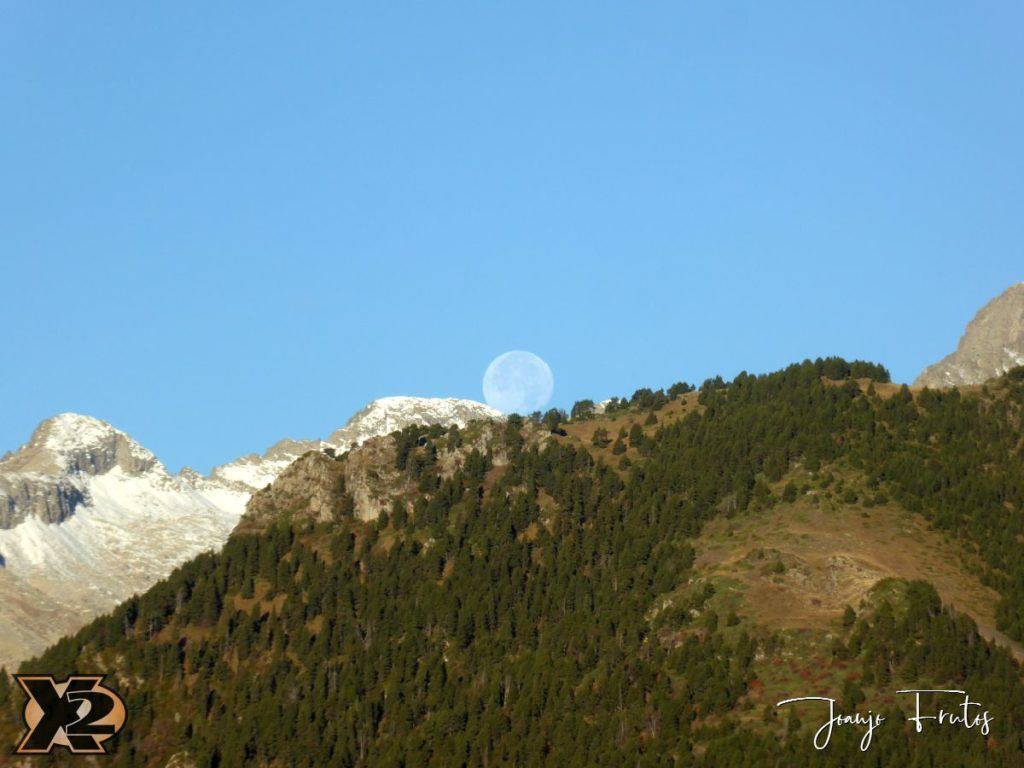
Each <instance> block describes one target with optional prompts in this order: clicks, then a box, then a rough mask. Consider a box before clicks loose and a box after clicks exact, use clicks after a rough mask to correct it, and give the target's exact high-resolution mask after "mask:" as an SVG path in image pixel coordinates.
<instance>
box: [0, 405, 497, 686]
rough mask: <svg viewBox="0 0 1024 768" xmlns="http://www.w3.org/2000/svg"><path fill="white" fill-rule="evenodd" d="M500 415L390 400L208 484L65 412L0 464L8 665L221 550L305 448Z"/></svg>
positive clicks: (219, 473) (0, 584)
mask: <svg viewBox="0 0 1024 768" xmlns="http://www.w3.org/2000/svg"><path fill="white" fill-rule="evenodd" d="M479 418H490V419H495V418H501V414H500V413H498V412H497V411H495V410H494V409H491V408H489V407H488V406H486V405H484V404H482V403H476V402H475V401H468V400H467V401H461V400H456V399H454V398H412V397H395V398H382V399H381V400H377V401H373V402H371V403H370V404H368V405H367V406H366V407H364V408H362V409H361V410H360V411H359V412H357V413H356V414H355V415H353V417H352V418H350V419H349V420H348V422H347V423H346V425H345V426H344V427H342V428H340V429H338V430H335V431H334V432H333V433H332V434H331V436H330V437H329V438H328V439H327V440H326V441H325V440H291V439H286V440H282V441H279V442H278V443H275V444H274V445H273V446H271V447H270V448H269V449H267V451H265V452H264V453H263V454H262V455H260V454H250V455H248V456H245V457H241V458H239V459H236V460H235V461H234V462H230V463H228V464H225V465H221V466H220V467H216V468H214V470H212V471H211V473H210V474H209V475H201V474H199V473H198V472H195V471H194V470H191V469H189V468H184V469H183V470H182V471H181V472H179V473H177V474H171V473H169V472H168V470H167V469H166V467H165V466H164V465H163V464H162V463H161V462H160V461H159V459H157V457H156V456H155V455H154V454H153V453H152V452H150V451H149V450H148V449H146V448H144V447H143V446H142V445H141V444H139V443H138V442H136V441H135V440H134V439H133V438H131V437H130V436H129V435H128V434H127V433H125V432H123V431H121V430H119V429H117V428H116V427H114V426H113V425H111V424H109V423H108V422H105V421H103V420H101V419H97V418H94V417H91V416H84V415H81V414H73V413H64V414H58V415H57V416H54V417H51V418H49V419H46V420H44V421H43V422H41V423H40V425H39V426H38V427H37V428H36V430H34V431H33V434H32V436H31V437H30V438H29V440H28V441H27V442H26V443H25V444H24V445H22V446H21V447H20V448H19V449H18V450H16V451H14V452H12V453H9V454H7V455H6V456H5V457H4V459H3V460H2V461H0V625H4V626H8V627H10V629H9V631H7V632H6V633H4V634H3V636H2V637H0V665H4V664H6V665H8V666H10V665H12V664H13V663H15V662H16V661H17V660H19V659H22V658H25V657H26V655H30V654H31V653H35V652H38V651H39V650H42V648H44V647H45V646H46V645H47V644H49V643H51V642H53V641H54V640H56V639H57V638H58V637H60V636H61V635H62V634H66V633H67V632H71V631H74V630H75V629H77V628H78V627H80V626H82V625H83V624H84V623H85V622H86V621H88V620H89V619H90V618H92V617H93V616H95V615H97V614H98V613H102V612H103V611H106V610H109V609H110V608H112V607H113V606H114V605H116V604H117V603H118V602H120V601H121V600H123V599H125V598H126V597H128V596H129V595H131V594H132V593H133V592H136V591H142V590H144V589H146V588H148V587H149V586H150V585H151V584H153V583H154V582H155V581H157V580H158V579H160V578H162V577H164V576H166V575H167V574H168V573H169V572H170V571H171V569H173V568H174V567H175V566H177V565H179V564H180V563H182V562H185V561H186V560H188V559H190V558H192V557H194V556H195V555H197V554H199V553H200V552H202V551H206V550H209V549H218V548H219V547H220V546H222V545H223V543H224V541H226V539H227V537H228V535H229V534H230V533H231V531H232V530H233V529H234V527H235V526H236V525H237V523H238V521H239V519H240V518H241V516H242V514H243V512H244V511H245V506H246V504H247V502H248V500H249V497H250V495H251V494H252V493H253V492H255V491H258V490H259V489H261V488H263V487H265V486H266V485H268V484H269V483H270V482H272V481H273V480H274V479H275V478H276V477H277V476H278V475H279V474H280V473H281V472H282V471H283V470H284V469H285V468H286V467H287V466H288V465H290V464H291V463H292V462H293V461H295V460H296V459H297V458H299V457H300V456H301V455H302V454H304V453H307V452H308V451H320V450H323V449H326V448H330V449H332V450H334V451H335V452H344V451H347V450H349V449H350V448H351V447H352V446H354V445H358V444H361V443H362V442H365V441H366V440H368V439H371V438H372V437H374V436H376V435H377V434H379V433H380V430H382V429H391V428H393V427H400V426H404V425H407V424H408V423H410V421H416V420H421V421H423V422H424V423H431V422H433V423H442V422H443V423H461V424H465V423H467V422H468V421H470V420H473V419H479Z"/></svg>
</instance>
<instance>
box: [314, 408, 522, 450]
mask: <svg viewBox="0 0 1024 768" xmlns="http://www.w3.org/2000/svg"><path fill="white" fill-rule="evenodd" d="M504 418H505V416H504V414H502V413H501V411H499V410H497V409H495V408H491V407H490V406H489V405H484V404H483V403H478V402H477V401H475V400H461V399H459V398H456V397H381V398H379V399H377V400H374V401H373V402H372V403H370V404H369V405H367V406H366V407H365V408H363V409H362V410H361V411H359V412H358V413H357V414H356V415H355V416H353V417H352V418H351V419H349V421H348V423H347V424H346V425H345V426H344V427H342V428H341V429H339V430H337V431H336V432H334V433H333V434H332V435H331V436H330V437H329V438H327V443H328V444H329V445H331V446H333V447H334V448H335V449H337V450H347V449H348V448H351V447H352V446H354V445H360V444H362V443H363V442H365V441H366V440H368V439H369V438H371V437H376V436H378V435H388V434H390V433H392V432H394V431H396V430H399V429H403V428H405V427H407V426H410V425H412V424H457V425H458V426H460V427H464V426H466V424H468V423H469V422H471V421H474V420H477V419H504Z"/></svg>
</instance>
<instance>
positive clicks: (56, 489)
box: [0, 413, 158, 528]
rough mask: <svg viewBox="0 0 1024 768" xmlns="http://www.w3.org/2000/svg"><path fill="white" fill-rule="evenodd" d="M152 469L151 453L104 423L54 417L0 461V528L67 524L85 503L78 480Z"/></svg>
mask: <svg viewBox="0 0 1024 768" xmlns="http://www.w3.org/2000/svg"><path fill="white" fill-rule="evenodd" d="M157 464H158V462H157V460H156V457H155V456H153V454H152V453H150V452H149V451H147V450H146V449H145V448H143V447H142V446H140V445H139V444H138V443H136V442H135V441H134V440H132V439H131V438H130V437H128V435H126V434H124V433H123V432H120V431H118V430H116V429H114V428H113V427H112V426H110V425H109V424H107V423H106V422H104V421H100V420H99V419H94V418H91V417H89V416H80V415H78V414H75V413H63V414H60V415H59V416H54V417H53V418H51V419H47V420H46V421H44V422H43V423H42V424H40V425H39V427H38V428H36V431H35V432H34V433H33V434H32V437H31V438H30V439H29V441H28V442H27V443H26V444H25V445H23V446H22V447H21V448H20V449H19V450H18V451H17V452H15V453H10V454H7V455H6V456H5V457H4V458H3V460H2V461H0V528H11V527H13V526H15V525H17V524H18V523H20V522H21V521H22V520H24V519H25V518H27V517H29V516H32V517H36V518H38V519H40V520H42V521H43V522H45V523H59V522H61V521H63V520H65V519H67V517H68V516H70V515H71V514H73V513H74V511H75V509H76V507H78V506H79V505H80V504H85V503H86V502H87V501H88V495H87V490H86V487H85V484H84V483H82V482H81V480H80V478H81V477H82V476H83V475H101V474H105V473H107V472H109V471H111V470H112V469H114V468H115V467H116V468H118V469H120V470H121V471H122V472H124V473H125V474H127V475H140V474H142V473H144V472H147V471H149V470H150V469H152V468H153V467H155V466H156V465H157Z"/></svg>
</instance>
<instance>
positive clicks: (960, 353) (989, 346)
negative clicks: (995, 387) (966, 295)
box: [914, 282, 1024, 388]
mask: <svg viewBox="0 0 1024 768" xmlns="http://www.w3.org/2000/svg"><path fill="white" fill-rule="evenodd" d="M1018 365H1024V282H1020V283H1015V284H1014V285H1011V286H1010V287H1009V288H1007V289H1006V290H1005V291H1003V292H1002V293H1001V294H1000V295H999V296H996V297H995V298H994V299H992V300H991V301H990V302H988V304H986V305H985V306H984V307H982V308H981V309H980V310H979V311H978V314H976V315H975V316H974V319H973V320H971V322H970V323H968V325H967V329H966V330H965V331H964V335H963V337H961V339H960V344H959V345H958V346H957V349H956V351H955V352H953V353H952V354H950V355H948V356H946V357H945V358H943V359H942V360H940V361H939V362H937V363H935V364H934V365H931V366H929V367H928V368H925V370H924V371H923V372H922V373H921V375H920V376H918V377H917V379H916V380H915V381H914V386H918V387H932V388H939V387H956V386H962V385H969V384H981V383H983V382H985V381H988V380H989V379H992V378H995V377H996V376H1001V375H1002V374H1004V373H1006V371H1008V370H1010V369H1011V368H1015V367H1016V366H1018Z"/></svg>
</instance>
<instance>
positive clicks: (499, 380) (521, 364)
mask: <svg viewBox="0 0 1024 768" xmlns="http://www.w3.org/2000/svg"><path fill="white" fill-rule="evenodd" d="M554 389H555V377H554V376H552V375H551V368H549V367H548V364H547V363H545V362H544V361H543V360H541V359H540V358H539V357H537V355H535V354H533V353H532V352H523V351H520V350H515V351H512V352H506V353H505V354H503V355H498V356H497V357H496V358H494V359H493V360H492V361H491V364H490V365H488V366H487V371H486V372H485V373H484V399H485V400H486V401H487V404H488V405H489V406H491V407H492V408H497V409H498V410H499V411H501V412H502V413H518V414H522V415H524V416H525V415H526V414H529V413H533V412H534V411H539V410H541V409H543V408H544V406H545V405H547V404H548V401H550V400H551V393H552V392H554Z"/></svg>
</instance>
